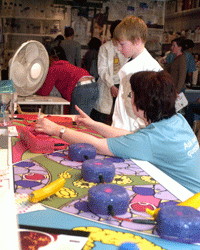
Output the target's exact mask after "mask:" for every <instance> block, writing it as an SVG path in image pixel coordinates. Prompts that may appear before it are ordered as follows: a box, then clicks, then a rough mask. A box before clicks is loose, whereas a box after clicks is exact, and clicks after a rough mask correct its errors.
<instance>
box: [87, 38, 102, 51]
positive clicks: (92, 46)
mask: <svg viewBox="0 0 200 250" xmlns="http://www.w3.org/2000/svg"><path fill="white" fill-rule="evenodd" d="M88 46H89V48H90V49H95V50H99V47H100V46H101V40H99V39H98V38H97V37H92V38H91V39H90V41H89V43H88Z"/></svg>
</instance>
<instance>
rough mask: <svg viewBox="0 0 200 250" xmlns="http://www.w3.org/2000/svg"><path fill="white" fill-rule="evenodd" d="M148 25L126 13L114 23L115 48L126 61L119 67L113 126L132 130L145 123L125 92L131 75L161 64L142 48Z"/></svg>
mask: <svg viewBox="0 0 200 250" xmlns="http://www.w3.org/2000/svg"><path fill="white" fill-rule="evenodd" d="M147 35H148V31H147V26H146V24H145V22H144V21H143V20H142V19H141V18H139V17H135V16H128V17H126V18H125V19H124V20H122V22H121V23H119V24H118V25H117V27H116V28H115V30H114V33H113V37H114V39H115V40H116V48H117V50H118V51H119V52H120V53H121V54H122V55H123V56H124V57H125V58H128V59H129V60H128V62H127V63H126V64H125V65H124V66H123V67H122V68H121V69H120V71H119V78H120V87H119V92H118V96H117V98H116V102H115V107H114V113H113V117H112V126H114V127H117V128H123V129H126V130H129V131H134V130H136V129H138V128H139V127H140V126H144V124H143V123H141V122H140V119H137V118H138V117H137V116H136V115H135V114H134V112H133V110H132V105H131V100H130V98H129V99H127V96H128V95H129V93H130V92H131V86H130V82H129V79H130V76H131V75H132V74H133V73H136V72H138V71H143V70H153V71H160V70H162V67H161V66H160V64H159V63H158V62H157V61H156V60H155V59H154V58H153V57H152V56H151V55H150V53H149V52H148V51H147V50H146V48H145V43H146V41H147Z"/></svg>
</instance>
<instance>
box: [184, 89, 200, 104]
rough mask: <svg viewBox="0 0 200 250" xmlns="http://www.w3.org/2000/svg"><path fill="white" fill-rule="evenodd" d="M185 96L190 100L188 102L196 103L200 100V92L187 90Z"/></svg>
mask: <svg viewBox="0 0 200 250" xmlns="http://www.w3.org/2000/svg"><path fill="white" fill-rule="evenodd" d="M185 96H186V98H187V100H188V102H189V103H190V102H196V101H197V99H199V98H200V90H196V89H195V90H194V89H186V90H185Z"/></svg>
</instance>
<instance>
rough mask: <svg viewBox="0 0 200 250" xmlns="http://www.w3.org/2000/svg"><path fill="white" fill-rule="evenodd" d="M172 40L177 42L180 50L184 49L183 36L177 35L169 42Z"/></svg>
mask: <svg viewBox="0 0 200 250" xmlns="http://www.w3.org/2000/svg"><path fill="white" fill-rule="evenodd" d="M173 42H175V43H177V45H178V47H181V48H182V51H183V50H184V48H185V39H184V38H183V37H178V38H175V39H173V40H172V41H171V44H172V43H173Z"/></svg>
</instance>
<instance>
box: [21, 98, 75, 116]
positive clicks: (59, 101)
mask: <svg viewBox="0 0 200 250" xmlns="http://www.w3.org/2000/svg"><path fill="white" fill-rule="evenodd" d="M18 104H19V105H60V106H61V114H62V115H63V114H64V112H63V105H70V102H69V101H67V100H65V99H64V98H61V97H58V96H39V95H33V96H27V97H22V96H19V97H18Z"/></svg>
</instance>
